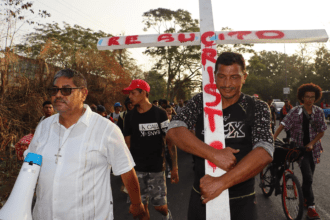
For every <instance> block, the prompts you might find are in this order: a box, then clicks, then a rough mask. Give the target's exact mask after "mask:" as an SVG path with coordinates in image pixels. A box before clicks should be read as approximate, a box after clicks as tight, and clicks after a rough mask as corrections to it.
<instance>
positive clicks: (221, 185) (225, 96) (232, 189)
mask: <svg viewBox="0 0 330 220" xmlns="http://www.w3.org/2000/svg"><path fill="white" fill-rule="evenodd" d="M214 74H215V82H216V87H217V89H218V90H219V91H220V94H221V97H222V109H223V111H222V112H223V118H224V132H225V143H226V148H224V149H222V150H217V149H215V148H213V147H211V146H209V145H207V144H205V143H204V112H203V109H204V108H203V94H202V93H199V94H197V95H196V96H194V97H193V98H192V99H191V100H190V101H189V102H188V103H187V104H186V106H185V107H184V108H183V109H182V111H181V112H180V114H178V115H177V116H174V117H173V119H172V121H171V123H170V125H169V128H168V132H167V138H168V139H170V140H171V141H172V142H173V144H175V145H176V146H177V147H179V148H181V149H182V150H184V151H186V152H188V153H191V154H193V155H194V156H193V158H194V174H195V178H194V183H193V187H192V190H191V196H190V201H189V208H188V220H205V219H206V206H205V204H206V203H207V202H209V201H210V200H212V199H214V198H215V197H217V196H218V195H220V194H221V193H222V192H223V191H224V190H226V189H229V198H230V215H231V219H232V220H242V219H244V220H255V219H256V205H255V203H254V202H255V191H254V185H255V181H254V176H255V175H257V174H258V173H260V172H261V171H262V169H263V168H264V167H266V166H267V164H269V163H270V162H271V161H272V156H273V152H274V141H273V136H272V133H271V130H270V112H269V108H268V106H267V104H266V103H265V102H263V101H261V100H257V99H255V98H253V97H251V96H248V95H245V94H243V93H242V92H241V89H242V86H243V84H244V83H245V80H246V78H247V73H246V68H245V61H244V58H243V56H242V55H241V54H238V53H232V52H224V53H222V54H221V55H220V56H219V57H218V59H217V61H216V64H215V71H214ZM194 125H196V136H194V134H193V133H191V132H190V131H189V129H192V128H193V127H194ZM205 159H207V160H209V161H210V162H212V163H214V164H215V165H216V166H217V167H220V168H221V169H223V170H225V171H227V173H225V174H224V175H222V176H220V177H212V176H210V175H205Z"/></svg>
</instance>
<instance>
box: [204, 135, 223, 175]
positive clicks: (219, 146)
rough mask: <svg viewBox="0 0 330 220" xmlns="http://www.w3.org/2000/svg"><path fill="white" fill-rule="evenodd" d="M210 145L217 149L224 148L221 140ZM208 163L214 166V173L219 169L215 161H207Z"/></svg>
mask: <svg viewBox="0 0 330 220" xmlns="http://www.w3.org/2000/svg"><path fill="white" fill-rule="evenodd" d="M210 146H211V147H213V148H215V149H217V150H222V149H223V144H222V143H221V142H220V141H213V142H212V143H211V144H210ZM207 163H208V164H209V165H210V166H211V167H212V168H213V173H214V172H215V169H217V166H216V165H215V164H214V163H212V162H210V161H207Z"/></svg>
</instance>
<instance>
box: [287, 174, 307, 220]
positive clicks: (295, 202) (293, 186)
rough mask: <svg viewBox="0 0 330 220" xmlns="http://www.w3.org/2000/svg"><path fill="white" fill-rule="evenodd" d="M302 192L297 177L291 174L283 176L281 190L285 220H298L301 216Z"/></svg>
mask: <svg viewBox="0 0 330 220" xmlns="http://www.w3.org/2000/svg"><path fill="white" fill-rule="evenodd" d="M303 202H304V200H303V192H302V189H301V186H300V183H299V181H298V179H297V177H296V176H295V175H293V174H287V175H285V184H284V182H283V188H282V205H283V210H284V213H285V216H286V217H287V219H294V220H300V219H301V218H302V215H303V208H304V204H303Z"/></svg>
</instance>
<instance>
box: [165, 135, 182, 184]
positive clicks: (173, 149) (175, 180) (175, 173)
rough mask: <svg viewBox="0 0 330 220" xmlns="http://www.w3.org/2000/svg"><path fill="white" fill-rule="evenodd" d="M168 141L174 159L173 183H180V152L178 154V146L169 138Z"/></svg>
mask: <svg viewBox="0 0 330 220" xmlns="http://www.w3.org/2000/svg"><path fill="white" fill-rule="evenodd" d="M166 143H167V147H168V151H169V153H170V156H171V159H172V170H171V183H178V182H179V172H178V171H179V167H178V154H177V150H176V146H175V145H174V144H173V143H172V142H171V140H169V139H167V140H166Z"/></svg>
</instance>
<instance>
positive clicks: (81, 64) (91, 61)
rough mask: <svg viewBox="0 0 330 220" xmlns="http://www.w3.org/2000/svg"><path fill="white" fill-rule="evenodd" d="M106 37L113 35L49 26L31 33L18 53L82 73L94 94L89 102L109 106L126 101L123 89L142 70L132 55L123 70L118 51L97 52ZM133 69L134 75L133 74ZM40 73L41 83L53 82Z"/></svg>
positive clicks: (38, 28)
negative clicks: (47, 80) (100, 39)
mask: <svg viewBox="0 0 330 220" xmlns="http://www.w3.org/2000/svg"><path fill="white" fill-rule="evenodd" d="M106 36H110V35H109V34H106V33H104V32H102V31H98V32H94V31H93V30H91V29H89V28H87V29H86V28H83V27H81V26H79V25H74V26H73V27H72V26H70V25H69V24H64V27H60V26H59V25H58V24H57V23H54V24H45V25H41V26H40V27H37V28H36V29H35V32H32V33H30V34H28V35H27V36H26V41H25V43H24V44H21V45H17V51H18V52H19V53H20V54H21V55H24V56H25V57H29V58H32V59H38V60H41V61H43V62H44V63H45V64H51V65H53V66H57V67H59V68H72V69H75V70H77V71H79V72H81V73H82V74H84V75H85V77H86V78H87V80H88V85H89V86H88V89H89V90H90V93H89V96H88V97H87V99H88V100H90V101H91V102H94V103H96V104H103V105H106V104H107V103H114V102H115V101H116V100H122V99H123V94H122V92H121V90H122V89H123V88H125V87H127V86H128V84H129V83H130V81H131V79H132V76H134V75H136V73H137V72H138V71H139V67H137V66H134V62H135V61H134V60H132V59H131V58H130V57H129V56H128V53H125V52H124V53H123V54H125V56H122V58H123V59H122V64H123V67H122V66H121V65H120V63H119V62H118V61H117V60H116V59H117V58H118V51H116V52H112V51H99V50H97V46H96V43H97V41H98V39H99V38H101V37H106ZM126 64H129V65H126ZM130 70H134V72H133V73H132V74H131V72H130ZM141 72H142V71H141ZM40 74H41V75H40V76H36V78H37V80H38V81H39V82H40V84H42V83H43V79H44V78H45V77H47V78H49V79H52V76H45V72H44V71H41V72H40ZM88 100H87V101H88ZM109 106H112V104H110V105H109Z"/></svg>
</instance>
